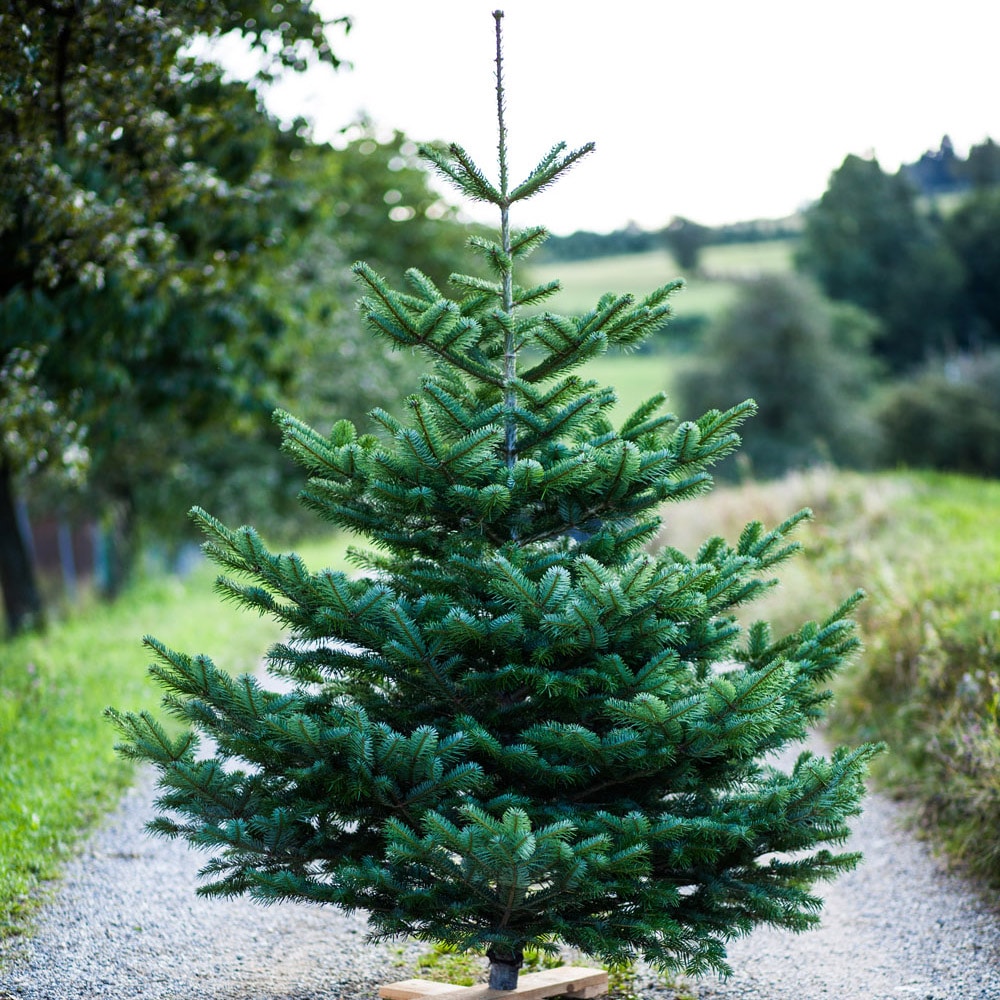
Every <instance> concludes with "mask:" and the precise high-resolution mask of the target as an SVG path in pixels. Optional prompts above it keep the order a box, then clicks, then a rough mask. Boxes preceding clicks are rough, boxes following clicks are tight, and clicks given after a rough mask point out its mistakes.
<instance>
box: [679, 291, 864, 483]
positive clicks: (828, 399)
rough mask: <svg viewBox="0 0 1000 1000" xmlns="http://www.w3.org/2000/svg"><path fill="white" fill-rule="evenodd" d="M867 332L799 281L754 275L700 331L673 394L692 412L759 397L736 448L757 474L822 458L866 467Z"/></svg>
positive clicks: (849, 313)
mask: <svg viewBox="0 0 1000 1000" xmlns="http://www.w3.org/2000/svg"><path fill="white" fill-rule="evenodd" d="M875 332H876V324H875V322H874V321H873V320H872V319H871V318H870V317H869V316H868V315H867V314H866V313H864V312H862V311H861V310H859V309H857V308H856V307H854V306H850V305H846V304H838V305H835V304H833V303H830V302H828V301H826V300H825V299H823V297H822V296H821V295H820V294H819V293H818V292H817V291H816V290H815V289H814V288H813V286H812V285H810V284H808V283H806V282H805V281H803V280H802V279H800V278H796V277H794V276H791V275H769V276H766V277H762V278H760V279H757V280H755V281H752V282H749V283H748V284H746V285H745V286H744V288H743V290H742V292H741V295H740V297H739V299H738V300H737V302H736V304H735V305H734V306H733V308H732V309H731V310H730V311H729V312H728V313H727V314H726V315H725V317H724V318H723V319H722V320H721V321H720V322H719V323H717V324H716V325H714V326H713V327H711V328H710V329H709V330H708V331H707V332H706V335H705V338H704V345H703V357H702V359H701V361H700V363H699V364H698V365H697V366H695V367H694V368H693V369H692V370H691V371H690V373H689V374H688V376H687V377H686V379H685V380H684V382H683V384H682V385H681V389H680V395H681V396H682V397H683V399H684V404H685V408H686V409H689V410H692V411H695V412H700V411H701V410H703V409H708V408H712V407H719V408H724V407H726V406H729V405H731V404H732V403H733V402H735V401H737V400H740V399H745V398H746V397H748V396H749V397H752V398H754V399H755V400H756V401H757V406H758V408H759V412H758V416H757V419H756V420H755V421H754V423H753V425H752V427H751V429H750V432H749V434H748V437H747V440H746V442H745V446H744V456H745V460H747V461H748V462H749V465H750V467H751V468H752V470H753V472H754V473H756V474H757V475H761V476H775V475H780V474H781V473H784V472H786V471H788V470H790V469H795V468H803V467H807V466H812V465H818V464H824V463H830V462H833V463H836V464H843V465H864V464H866V462H867V461H868V458H869V449H870V447H871V443H872V440H873V427H872V425H871V423H870V421H869V418H868V417H867V411H866V407H865V401H866V397H867V395H868V392H869V388H870V386H871V384H872V382H873V379H874V367H873V366H872V363H871V362H870V361H869V360H868V356H867V346H868V344H869V342H870V341H871V339H872V337H873V336H874V335H875ZM721 468H722V470H723V475H725V473H726V471H728V472H729V474H730V475H733V474H734V472H735V466H734V464H733V463H732V462H728V463H727V464H726V465H724V466H722V467H721Z"/></svg>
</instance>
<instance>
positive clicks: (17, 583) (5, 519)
mask: <svg viewBox="0 0 1000 1000" xmlns="http://www.w3.org/2000/svg"><path fill="white" fill-rule="evenodd" d="M0 587H2V588H3V604H4V612H5V616H6V619H7V634H8V635H15V634H16V633H18V632H23V631H24V630H25V629H29V628H31V627H32V626H33V625H38V624H41V621H42V613H43V608H42V598H41V595H40V593H39V590H38V582H37V580H36V578H35V567H34V564H33V563H32V561H31V556H30V555H29V553H28V546H27V544H26V542H25V540H24V536H23V534H22V533H21V525H20V524H19V522H18V519H17V509H16V507H15V505H14V479H13V476H12V474H11V470H10V468H9V467H8V466H7V464H6V463H5V462H4V461H3V460H2V459H0Z"/></svg>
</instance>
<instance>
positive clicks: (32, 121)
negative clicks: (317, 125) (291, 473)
mask: <svg viewBox="0 0 1000 1000" xmlns="http://www.w3.org/2000/svg"><path fill="white" fill-rule="evenodd" d="M326 26H327V25H326V24H325V22H324V21H323V19H322V18H321V17H320V15H319V14H318V13H316V11H315V10H313V9H312V5H311V4H310V3H309V2H308V0H291V2H288V3H285V4H283V5H272V4H269V3H260V2H255V3H250V4H249V5H248V4H241V5H240V9H239V10H236V9H234V8H233V7H232V5H227V4H221V3H217V2H214V0H211V2H207V3H206V2H204V0H182V2H179V3H175V4H170V5H168V6H167V7H163V8H156V7H148V6H143V5H141V4H132V3H118V2H112V0H86V2H82V3H81V2H77V0H47V2H41V3H32V4H27V3H12V4H9V5H7V7H6V8H5V9H4V11H3V12H2V13H0V65H2V66H3V68H4V78H5V87H4V92H3V105H2V108H0V174H2V176H3V177H4V184H3V187H2V191H0V312H3V311H9V312H13V313H16V314H18V315H19V316H21V317H26V318H27V319H28V320H29V321H30V322H29V324H28V325H27V326H24V327H20V328H19V327H18V326H17V325H16V324H15V323H14V322H12V321H11V320H9V319H8V320H7V321H4V322H2V327H3V329H4V331H5V338H6V339H5V341H4V342H3V343H0V355H3V354H9V353H10V352H11V351H12V350H15V349H32V348H34V347H37V346H39V345H47V346H48V347H49V348H50V350H49V351H48V353H47V354H46V355H45V362H44V364H43V365H42V366H40V367H39V368H38V370H37V374H38V377H39V379H41V380H42V382H43V386H42V388H41V391H42V393H43V395H45V396H46V397H49V398H52V399H53V401H54V402H55V403H56V404H57V405H59V406H61V407H63V408H64V409H65V408H66V407H68V406H70V405H71V404H72V403H73V402H74V400H72V399H71V398H70V396H69V395H67V394H66V392H65V387H66V385H67V384H71V385H72V386H73V387H74V388H79V387H81V386H82V387H83V388H84V392H83V393H82V394H81V396H80V397H79V399H78V400H77V401H78V402H80V403H81V405H82V406H83V407H84V409H83V410H82V411H81V412H78V413H77V414H75V416H76V417H77V418H78V420H79V422H80V423H81V424H82V423H83V418H84V417H91V416H92V415H93V414H95V413H98V412H101V404H105V405H107V404H110V403H113V402H117V401H118V400H120V399H122V398H123V397H124V396H129V395H131V397H132V399H134V400H140V401H141V400H144V399H145V398H146V392H145V390H146V389H148V388H149V381H148V380H147V381H146V384H145V385H144V386H141V387H140V386H138V385H137V384H136V383H135V382H133V381H132V378H133V377H134V376H135V373H136V372H137V371H150V365H152V364H153V363H154V362H156V363H159V364H161V365H162V366H163V367H162V368H161V369H160V370H159V371H158V372H157V373H156V374H157V375H158V376H160V377H162V379H163V384H164V385H170V384H171V383H172V381H173V379H174V378H175V377H177V376H179V377H180V378H181V379H184V378H186V377H187V376H188V375H189V374H190V371H189V369H188V368H187V367H186V360H188V359H189V358H190V357H191V355H196V354H198V352H199V350H202V351H203V350H205V349H206V344H205V341H204V340H203V341H202V343H201V345H200V346H199V347H194V348H191V350H190V351H188V352H187V353H186V354H185V351H186V350H187V349H186V348H185V350H181V351H180V354H181V355H182V356H183V358H182V359H181V360H180V363H179V364H178V366H177V367H176V368H174V369H171V368H170V367H169V362H170V360H171V359H172V356H171V354H170V351H169V350H163V351H161V352H160V356H159V357H156V358H153V357H148V356H147V357H145V358H144V357H143V355H144V353H145V354H147V355H148V352H149V351H150V350H151V349H154V350H155V349H157V345H158V344H159V342H160V338H159V336H158V335H153V333H152V330H153V328H154V327H156V326H157V324H158V322H159V317H160V315H161V314H163V313H164V312H167V313H170V314H171V315H172V316H173V317H174V318H175V319H176V318H177V316H178V312H177V303H178V302H179V301H183V300H185V299H187V300H188V302H189V303H190V297H191V296H194V295H196V294H197V293H198V291H199V290H201V291H203V292H205V293H206V294H210V295H211V296H212V298H213V300H215V298H216V297H217V295H218V293H219V291H220V285H223V284H224V282H221V281H220V280H219V272H220V271H224V270H225V269H224V268H222V267H220V264H221V263H222V262H223V261H225V262H229V261H231V260H232V258H233V257H234V256H237V257H238V256H239V254H240V253H241V252H244V251H247V250H249V249H250V248H251V247H252V246H253V245H257V244H259V236H260V234H259V233H257V234H255V236H253V237H247V238H245V239H244V240H243V241H242V243H241V244H240V245H239V246H235V247H234V246H226V245H225V244H223V245H219V244H218V243H216V244H215V245H211V244H210V243H205V242H200V241H198V240H194V241H192V240H191V239H190V234H191V225H190V224H191V223H192V222H194V223H195V224H196V225H197V222H198V220H201V219H205V218H209V217H212V218H214V217H215V216H216V214H217V213H221V214H223V215H225V210H226V207H227V206H235V205H236V204H240V205H241V206H243V208H244V210H245V211H246V215H247V217H248V218H250V219H252V220H256V213H254V212H253V211H252V209H251V206H252V205H255V204H256V205H263V204H266V202H267V200H268V199H267V195H268V189H269V181H268V179H267V177H266V176H265V175H264V174H263V173H249V174H248V175H247V176H246V177H245V178H244V181H243V183H240V184H237V185H235V186H234V185H231V184H229V183H227V178H226V177H225V173H226V170H227V169H232V170H237V171H238V163H237V162H236V161H235V160H230V161H229V162H228V163H226V164H219V163H218V162H216V161H215V160H214V159H213V156H214V154H213V152H212V147H211V144H210V143H208V142H206V139H207V138H208V136H207V135H206V129H207V128H211V123H212V122H216V121H217V122H222V124H221V125H220V126H219V127H221V128H223V129H224V128H225V118H224V117H223V116H219V117H216V118H214V117H213V116H218V115H219V112H220V111H225V110H227V109H226V108H225V107H224V106H223V107H210V105H209V99H210V98H211V97H212V96H213V94H214V95H215V96H219V95H220V94H221V95H223V96H224V97H226V98H227V99H228V100H227V103H229V104H230V105H231V107H233V108H234V109H235V110H236V111H237V112H240V111H241V110H242V109H241V108H240V106H239V100H238V98H237V93H238V91H239V90H240V88H238V87H227V86H226V85H224V84H223V83H222V81H221V75H220V73H221V71H220V70H219V69H218V67H215V66H213V65H211V64H210V63H205V62H198V61H196V60H195V59H193V58H192V57H190V56H189V55H187V54H186V53H185V46H186V45H187V44H188V42H189V41H190V40H191V39H192V38H193V37H194V36H195V35H196V34H202V35H209V36H212V35H219V34H225V33H227V32H230V31H234V32H238V33H240V34H241V35H242V36H243V37H244V38H245V39H247V40H248V41H249V42H250V44H251V45H252V46H254V47H257V48H259V49H261V50H264V51H267V52H269V53H270V54H271V60H270V66H271V67H272V68H273V67H275V66H283V67H287V68H292V69H299V68H302V67H303V66H304V65H305V64H306V62H307V61H308V59H310V58H315V59H322V60H326V61H328V62H330V63H333V64H336V63H337V59H336V57H335V56H334V54H333V52H332V51H331V50H330V47H329V45H328V43H327V41H326V39H325V36H324V30H325V28H326ZM244 96H245V95H244ZM251 103H253V102H251ZM244 107H245V106H244ZM238 117H239V119H240V124H245V123H246V114H239V116H238ZM236 127H237V126H235V125H234V126H233V128H234V129H235V128H236ZM233 136H235V132H231V133H230V137H231V138H232V137H233ZM257 138H258V136H257V134H256V133H254V134H253V135H252V137H245V138H244V137H241V140H240V141H241V142H242V145H243V149H244V150H247V149H252V148H253V146H254V143H255V142H256V141H257ZM228 149H229V151H230V152H231V151H232V149H233V143H232V142H230V143H229V144H228ZM251 159H252V157H251ZM237 219H238V215H237V214H236V213H235V212H234V211H232V209H231V210H230V213H229V224H230V231H231V232H232V231H233V227H234V224H235V223H236V222H237ZM185 220H186V221H185ZM252 226H253V223H252V222H251V228H252ZM244 236H246V234H244ZM220 254H221V258H220ZM26 296H27V297H28V298H27V299H26V298H25V297H26ZM29 299H30V301H31V302H32V304H33V308H32V309H31V310H25V308H24V304H25V302H26V301H28V300H29ZM78 306H82V307H83V308H84V310H85V312H86V313H87V314H88V315H91V316H94V317H95V318H96V319H97V322H96V324H95V325H93V326H91V327H88V328H87V329H86V330H83V329H82V327H81V324H80V323H79V322H77V323H76V328H75V329H72V330H71V329H70V324H68V323H55V324H53V323H52V322H51V320H52V318H53V317H60V318H65V317H69V316H73V315H75V314H74V310H75V309H76V308H77V307H78ZM36 316H37V317H39V318H38V319H37V320H36V319H35V317H36ZM109 319H110V320H112V321H113V322H111V323H106V321H107V320H109ZM118 320H120V322H118ZM158 332H159V331H158ZM216 332H218V328H217V330H216ZM112 334H113V336H112ZM206 339H207V338H206ZM185 342H186V337H185ZM223 342H224V338H223ZM232 342H233V339H232V337H230V341H229V343H230V344H232ZM174 348H175V349H177V348H178V344H177V341H176V339H175V340H174ZM225 350H226V349H225V347H224V348H223V351H224V352H225ZM251 352H252V348H251ZM106 355H108V357H107V360H108V362H109V365H108V369H107V370H100V371H97V372H96V373H95V363H96V362H97V361H98V359H100V360H101V361H103V360H104V358H105V356H106ZM121 355H129V356H131V358H133V359H136V360H138V361H140V362H141V363H139V364H132V365H127V364H120V363H118V362H119V361H120V359H121ZM236 367H237V368H240V367H241V366H240V365H237V366H236ZM213 368H214V369H215V370H217V371H219V370H221V371H225V370H226V365H225V361H224V359H220V358H214V357H213V359H212V368H209V369H205V368H204V367H202V368H201V369H200V371H201V374H202V377H207V376H206V372H207V371H211V370H212V369H213ZM60 369H61V371H60ZM62 372H66V373H70V377H69V378H66V379H64V378H62ZM91 374H93V375H94V378H92V379H90V380H89V381H88V382H86V383H83V382H82V380H83V379H84V377H86V376H89V375H91ZM216 381H217V383H218V382H220V381H222V380H221V379H217V380H216ZM133 389H134V390H135V391H130V390H133ZM231 394H232V393H230V395H231ZM128 427H129V425H128V424H127V423H118V424H117V425H116V426H115V428H114V430H115V433H116V434H117V436H118V437H119V439H121V438H125V437H127V435H126V434H125V429H126V428H128ZM88 429H89V427H88ZM101 437H102V435H101V434H100V433H99V432H98V430H97V428H95V429H94V433H93V434H92V435H91V436H90V441H91V444H92V446H93V447H94V449H95V451H94V456H95V468H102V467H103V468H105V469H107V468H118V466H117V465H116V464H115V463H113V462H112V463H110V464H105V463H103V462H102V461H101V455H102V449H101V448H100V447H99V442H100V440H101ZM17 485H18V484H17V482H16V481H15V480H14V478H13V477H3V478H2V480H0V489H3V490H5V491H7V493H6V495H4V496H3V497H2V498H0V558H3V557H4V554H7V553H16V556H15V558H17V559H18V561H19V562H20V563H23V562H24V561H25V559H26V556H27V552H26V547H25V544H24V539H23V538H21V536H20V532H19V529H18V525H17V523H16V522H11V521H10V520H9V519H7V518H3V517H2V512H4V511H7V510H10V509H13V507H14V503H13V499H14V498H13V495H12V494H11V493H10V491H11V490H13V489H15V488H17ZM126 499H127V498H126ZM4 579H5V580H7V581H8V585H7V587H6V588H5V591H4V595H5V601H6V602H7V606H8V610H10V608H11V606H12V605H13V606H19V605H20V604H21V603H22V602H21V599H20V598H19V597H18V595H16V594H13V595H12V594H11V593H10V590H11V588H16V587H17V586H18V584H17V582H16V581H17V580H18V579H21V577H20V575H19V574H16V573H14V574H12V573H10V572H5V573H4ZM19 621H20V619H19V616H18V615H14V616H13V618H12V624H13V625H14V626H15V627H17V626H18V624H19Z"/></svg>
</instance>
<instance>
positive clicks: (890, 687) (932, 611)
mask: <svg viewBox="0 0 1000 1000" xmlns="http://www.w3.org/2000/svg"><path fill="white" fill-rule="evenodd" d="M803 506H810V507H812V508H813V509H814V511H815V513H816V519H815V521H814V522H813V523H811V524H810V525H808V526H807V527H806V528H805V529H804V530H803V531H802V533H801V536H800V540H801V541H802V542H803V543H804V546H805V552H804V556H800V557H798V558H797V559H795V560H793V561H792V562H791V563H788V564H786V565H785V566H783V567H781V568H780V569H779V571H778V576H780V578H781V581H782V582H781V586H780V587H779V588H777V589H776V590H775V591H774V592H773V593H772V594H771V595H770V596H769V597H768V599H767V601H766V602H764V604H763V605H755V606H754V608H752V609H750V611H751V615H750V616H751V617H766V618H770V619H771V620H773V621H775V622H777V623H779V624H782V623H784V624H785V625H786V626H791V625H792V624H793V623H798V622H801V621H802V620H804V619H807V618H819V617H822V616H823V615H824V613H825V612H826V611H827V610H828V609H829V608H830V607H831V606H832V605H833V604H834V603H835V602H836V601H837V600H839V599H840V598H841V597H843V596H845V595H846V594H848V593H850V592H851V591H853V590H854V589H856V588H858V587H862V588H864V589H865V590H866V591H867V592H868V595H869V596H868V599H867V600H866V601H865V602H864V603H863V604H862V606H861V609H860V613H859V618H860V624H861V630H862V637H863V638H864V641H865V651H864V653H863V655H862V656H861V657H860V659H859V660H858V662H857V663H856V664H855V665H854V666H853V667H852V669H851V670H850V672H849V673H848V674H847V675H846V676H845V677H844V678H843V679H842V681H841V682H840V684H839V688H838V691H837V694H838V698H837V701H836V703H835V706H834V710H833V717H832V730H833V736H834V737H835V738H836V739H838V740H844V741H849V742H858V741H860V740H868V739H873V740H885V741H886V742H887V743H888V744H889V747H890V750H891V752H890V753H889V754H887V755H885V756H884V757H882V758H881V759H880V760H879V761H878V762H877V765H876V766H877V770H876V779H877V780H878V781H879V782H880V783H881V784H882V786H883V787H885V788H886V789H888V790H890V791H892V792H893V793H895V794H896V795H898V796H899V797H901V798H906V799H909V800H910V801H911V802H913V804H914V806H915V809H914V814H915V817H916V818H917V820H918V821H919V823H920V824H921V825H922V826H923V827H924V828H925V829H926V830H927V831H929V832H930V833H931V834H932V835H933V836H934V837H935V839H937V840H938V841H939V842H940V843H942V844H944V845H945V846H946V848H947V849H948V851H949V853H950V854H951V856H952V857H954V858H956V859H958V860H960V861H962V862H964V863H965V864H966V865H967V866H968V868H969V870H970V871H971V872H972V873H973V874H975V875H976V876H977V877H979V878H981V879H983V880H984V882H986V883H989V884H992V885H995V886H1000V833H998V831H1000V482H996V481H983V480H975V479H966V478H962V477H958V476H940V475H923V474H921V475H918V474H896V475H882V476H867V477H863V476H857V475H844V474H832V473H816V474H812V475H808V476H791V477H788V478H786V479H784V480H780V481H778V482H774V483H767V484H749V485H747V486H743V487H740V488H736V489H727V490H718V491H717V492H715V493H714V494H712V495H711V496H710V497H708V498H705V499H704V500H702V501H697V502H693V503H691V504H688V505H686V506H681V507H678V508H677V509H676V511H674V512H673V514H672V515H671V516H670V518H669V520H668V523H667V525H666V528H665V535H664V537H665V538H666V539H667V540H669V541H670V542H671V544H676V545H679V546H680V547H685V548H686V547H688V545H689V544H696V541H697V540H701V539H704V538H705V537H707V536H708V535H710V534H724V535H726V536H727V537H730V538H732V537H735V535H736V533H737V532H738V531H739V528H740V527H741V526H742V524H743V523H744V522H745V521H747V520H750V519H753V518H760V519H762V520H764V521H765V523H768V524H772V525H773V524H775V523H777V522H778V521H779V520H780V519H781V518H782V517H784V516H785V515H787V514H788V513H790V512H791V511H793V510H796V509H798V508H800V507H803Z"/></svg>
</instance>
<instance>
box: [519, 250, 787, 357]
mask: <svg viewBox="0 0 1000 1000" xmlns="http://www.w3.org/2000/svg"><path fill="white" fill-rule="evenodd" d="M793 252H794V243H793V241H792V240H787V239H782V240H765V241H761V242H758V243H732V244H725V245H721V246H712V247H707V248H706V249H705V250H704V252H703V253H702V258H701V267H700V272H699V273H698V274H694V275H684V274H682V273H681V270H680V268H679V267H678V266H677V263H676V262H675V260H674V258H673V257H672V256H671V255H670V254H669V253H668V252H667V251H666V250H651V251H648V252H646V253H633V254H620V255H618V256H614V257H595V258H592V259H590V260H580V261H554V262H551V263H544V264H534V263H533V264H532V265H531V269H530V277H531V280H532V281H534V282H538V283H542V282H546V281H553V280H558V281H559V283H560V285H561V288H560V290H559V292H557V293H556V295H554V296H553V297H552V298H551V299H550V300H549V301H548V302H547V303H546V308H549V309H552V310H553V311H555V312H562V313H568V314H575V313H582V312H586V311H587V310H589V309H592V308H593V307H594V305H595V303H596V302H597V300H598V299H599V298H600V297H601V296H602V295H603V294H604V293H605V292H631V293H632V294H633V295H635V296H636V297H641V296H643V295H647V294H648V293H649V292H651V291H653V290H654V289H656V288H659V287H660V286H661V285H665V284H666V283H667V282H669V281H673V280H674V279H675V278H684V281H685V287H684V289H683V291H680V292H678V293H677V295H676V296H675V297H674V300H673V301H674V309H675V313H676V315H677V316H678V317H679V318H681V319H690V318H693V317H696V316H704V317H707V318H709V319H713V318H715V317H716V316H718V315H719V314H720V313H721V312H723V311H724V310H725V309H726V308H727V307H728V306H729V304H730V303H731V302H732V301H733V299H734V298H735V296H736V291H737V288H738V284H739V282H740V281H745V280H748V279H751V278H753V277H756V276H758V275H761V274H769V273H774V272H779V271H788V270H791V266H792V254H793ZM668 339H669V334H668Z"/></svg>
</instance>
